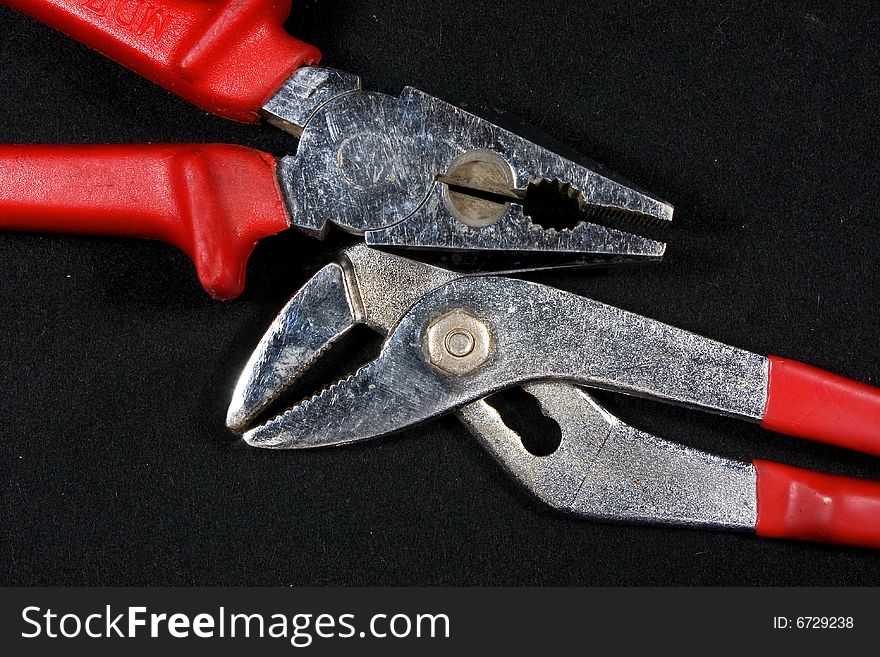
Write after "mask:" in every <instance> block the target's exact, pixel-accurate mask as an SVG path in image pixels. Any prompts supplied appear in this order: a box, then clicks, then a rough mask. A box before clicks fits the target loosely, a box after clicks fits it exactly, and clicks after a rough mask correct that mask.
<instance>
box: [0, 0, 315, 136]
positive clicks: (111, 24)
mask: <svg viewBox="0 0 880 657" xmlns="http://www.w3.org/2000/svg"><path fill="white" fill-rule="evenodd" d="M2 2H3V3H4V4H7V5H9V6H11V7H14V8H15V9H18V10H20V11H22V12H24V13H25V14H28V15H30V16H33V17H34V18H36V19H38V20H40V21H42V22H44V23H46V24H47V25H49V26H51V27H54V28H56V29H58V30H60V31H61V32H64V33H65V34H67V35H69V36H71V37H73V38H74V39H76V40H78V41H80V42H81V43H84V44H85V45H87V46H89V47H90V48H94V49H95V50H97V51H99V52H101V53H103V54H105V55H107V56H108V57H110V58H112V59H114V60H116V61H117V62H119V63H120V64H122V65H124V66H127V67H128V68H130V69H132V70H133V71H135V72H136V73H139V74H140V75H142V76H144V77H145V78H147V79H149V80H152V81H153V82H156V83H157V84H160V85H161V86H163V87H165V88H166V89H168V90H169V91H171V92H173V93H175V94H177V95H178V96H181V97H182V98H185V99H186V100H188V101H190V102H191V103H194V104H195V105H198V106H199V107H201V108H203V109H205V110H207V111H209V112H213V113H214V114H219V115H220V116H224V117H226V118H228V119H234V120H236V121H244V122H246V123H256V122H257V121H258V120H259V116H258V111H259V109H260V107H262V105H263V104H264V103H265V102H266V101H267V100H268V99H269V98H271V97H272V95H273V94H274V93H275V92H276V91H277V90H278V88H279V87H280V86H281V85H282V83H283V82H284V81H285V80H286V79H287V78H288V77H289V76H290V75H291V74H292V73H293V71H294V70H296V69H297V68H299V67H300V66H305V65H309V64H315V63H317V62H318V61H319V60H320V58H321V54H320V52H319V51H318V49H317V48H315V47H314V46H310V45H308V44H307V43H304V42H302V41H299V40H298V39H295V38H293V37H292V36H290V35H289V34H288V33H287V32H285V30H284V25H283V24H284V20H285V18H287V15H288V13H290V0H2Z"/></svg>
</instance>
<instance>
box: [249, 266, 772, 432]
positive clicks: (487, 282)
mask: <svg viewBox="0 0 880 657" xmlns="http://www.w3.org/2000/svg"><path fill="white" fill-rule="evenodd" d="M461 313H463V314H465V315H467V316H468V317H470V318H471V321H472V322H476V323H477V324H478V325H481V326H482V327H483V330H481V331H478V330H476V329H473V330H469V333H470V336H471V338H472V339H473V340H474V345H475V347H474V349H471V350H470V351H468V352H467V353H464V354H462V356H461V358H462V359H464V360H466V361H468V362H467V366H466V367H465V368H463V370H462V369H460V370H459V371H451V370H450V369H449V368H448V367H444V366H443V364H442V363H438V362H437V359H436V358H435V356H434V352H435V351H436V350H437V345H432V339H437V338H439V337H440V336H436V335H435V333H434V332H432V328H433V327H435V326H436V325H437V324H438V323H442V322H444V321H446V320H447V318H448V317H449V316H450V315H451V314H461ZM449 335H450V333H449V332H447V333H446V334H445V335H443V336H442V337H443V340H446V339H447V336H449ZM432 336H434V337H433V338H432ZM481 336H485V337H481ZM480 339H485V340H488V345H485V347H484V348H481V349H480V350H477V349H476V343H477V341H478V340H480ZM458 342H460V341H458ZM440 348H441V349H442V348H449V347H448V345H440ZM450 351H451V349H450ZM481 353H484V354H485V356H484V357H482V358H477V357H474V354H481ZM767 368H768V364H767V359H766V358H765V357H763V356H759V355H757V354H753V353H750V352H748V351H743V350H741V349H736V348H734V347H730V346H728V345H725V344H722V343H720V342H716V341H714V340H710V339H708V338H703V337H701V336H698V335H695V334H693V333H690V332H688V331H684V330H682V329H677V328H674V327H672V326H669V325H667V324H663V323H661V322H657V321H655V320H651V319H648V318H646V317H642V316H639V315H635V314H633V313H629V312H626V311H624V310H621V309H619V308H615V307H613V306H608V305H605V304H602V303H599V302H596V301H593V300H591V299H587V298H585V297H581V296H578V295H575V294H571V293H567V292H563V291H561V290H557V289H553V288H550V287H547V286H544V285H540V284H537V283H529V282H526V281H521V280H515V279H509V278H503V277H494V276H467V277H459V278H454V279H452V280H450V281H449V282H446V283H444V284H442V285H440V286H439V287H437V288H435V289H433V290H431V291H430V292H429V293H428V294H426V295H425V296H423V297H421V298H420V299H419V300H418V302H417V303H415V305H413V306H412V307H411V308H410V309H409V310H408V311H407V312H406V314H405V315H404V316H403V317H402V318H401V319H400V321H399V323H398V324H397V326H396V327H395V329H394V331H393V332H392V333H391V334H390V335H389V336H388V337H387V338H386V339H385V342H384V344H383V347H382V350H381V352H380V354H379V356H378V357H377V358H376V359H375V360H373V361H371V362H370V363H368V364H367V365H366V366H364V367H362V368H361V369H360V370H358V371H357V372H356V373H355V374H354V375H352V376H350V377H348V378H346V379H343V380H342V381H339V382H338V383H336V384H334V385H332V386H331V387H329V388H327V389H325V390H324V391H322V392H321V393H320V394H319V395H317V396H315V397H312V398H310V399H307V400H305V401H303V402H301V403H299V404H297V405H296V406H294V407H292V408H290V409H288V410H287V411H286V412H284V413H282V414H281V415H279V416H278V417H276V418H274V419H273V420H271V421H269V422H268V423H266V424H265V425H263V426H262V427H259V428H257V429H254V430H252V431H250V432H248V433H247V434H246V435H245V439H246V440H247V441H248V442H250V443H251V444H255V445H260V446H265V447H282V448H299V447H317V446H323V445H335V444H340V443H344V442H352V441H358V440H366V439H369V438H374V437H376V436H380V435H383V434H386V433H390V432H393V431H399V430H401V429H404V428H406V427H408V426H410V425H413V424H416V423H420V422H426V421H428V420H431V419H433V418H435V417H437V416H440V415H443V414H445V413H449V412H451V411H455V410H457V409H459V408H461V407H462V406H464V405H466V404H469V403H471V402H473V401H476V400H478V399H482V398H484V397H486V396H488V395H491V394H493V393H495V392H498V391H500V390H503V389H505V388H510V387H512V386H515V385H519V384H522V383H528V382H531V381H537V380H565V381H569V382H572V383H579V384H582V385H587V386H590V387H597V388H604V389H608V390H613V391H617V392H622V393H627V394H631V395H636V396H639V397H646V398H653V399H657V400H660V401H664V402H669V403H673V404H678V405H682V406H689V407H693V408H698V409H704V410H708V411H712V412H716V413H721V414H726V415H731V416H734V417H739V418H742V419H747V420H752V421H758V420H760V419H761V417H762V413H763V410H764V407H765V405H766V396H767ZM389 408H393V409H394V412H393V413H388V412H387V409H389Z"/></svg>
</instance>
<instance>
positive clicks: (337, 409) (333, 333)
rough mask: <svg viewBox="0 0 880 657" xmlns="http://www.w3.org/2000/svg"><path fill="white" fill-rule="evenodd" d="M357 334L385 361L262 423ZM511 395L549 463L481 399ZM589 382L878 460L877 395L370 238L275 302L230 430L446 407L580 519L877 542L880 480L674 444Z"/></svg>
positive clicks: (321, 429) (355, 437) (323, 442)
mask: <svg viewBox="0 0 880 657" xmlns="http://www.w3.org/2000/svg"><path fill="white" fill-rule="evenodd" d="M358 324H365V325H367V326H369V327H371V328H373V329H375V330H377V331H378V332H380V333H381V334H383V335H385V336H386V337H385V340H384V343H383V345H382V348H381V351H380V353H379V355H378V356H377V357H376V358H375V359H374V360H372V361H370V362H369V363H367V364H366V365H364V366H363V367H361V368H360V369H358V370H357V371H356V372H355V373H354V374H352V375H350V376H347V377H345V378H342V379H340V380H338V381H337V382H336V383H333V384H332V385H330V386H329V387H326V388H324V389H323V390H321V391H320V392H319V393H318V394H316V395H314V396H311V397H308V398H306V399H304V400H303V401H301V402H299V403H297V404H295V405H294V406H292V407H290V408H288V409H287V410H284V411H283V412H281V413H280V414H278V415H275V416H274V417H271V403H272V402H273V400H276V399H278V398H279V397H280V396H281V395H282V393H284V392H285V390H286V389H288V388H289V387H290V386H292V385H294V384H295V383H297V382H298V381H300V380H301V379H302V378H303V377H304V376H305V375H306V374H307V373H308V371H309V370H310V368H311V367H312V366H314V365H315V363H316V362H318V361H319V359H320V356H321V355H322V354H323V353H325V352H326V351H327V350H328V349H329V348H331V347H332V345H333V343H334V342H336V341H337V340H338V339H339V338H340V337H341V336H343V335H344V334H345V333H346V332H348V331H349V330H350V329H352V328H353V327H354V326H356V325H358ZM515 386H523V387H524V389H525V390H526V391H527V392H528V393H530V394H531V395H533V396H534V397H535V398H537V400H538V401H539V403H540V406H541V411H542V412H543V413H544V414H545V415H546V416H548V417H550V418H552V419H553V420H555V421H556V422H557V423H558V424H559V427H560V430H561V442H560V443H559V445H558V447H557V448H556V449H555V451H552V452H551V453H550V454H542V455H534V454H532V453H530V452H529V451H528V450H527V449H526V448H525V447H524V446H523V440H522V437H521V436H520V435H519V434H518V433H517V432H516V431H515V430H513V429H511V428H510V427H509V426H508V425H506V424H505V422H504V419H503V417H502V416H501V415H499V412H498V411H497V410H496V409H495V408H493V406H491V405H490V402H489V401H487V397H489V396H490V395H492V394H493V393H497V392H498V391H501V390H505V389H509V388H511V387H515ZM581 386H588V387H593V388H600V389H605V390H610V391H615V392H621V393H625V394H627V395H634V396H638V397H644V398H650V399H654V400H657V401H661V402H666V403H670V404H677V405H681V406H686V407H691V408H695V409H700V410H706V411H710V412H714V413H719V414H723V415H728V416H731V417H735V418H739V419H743V420H749V421H752V422H757V423H760V425H761V426H762V427H763V428H765V429H769V430H772V431H776V432H780V433H785V434H788V435H792V436H798V437H802V438H808V439H812V440H816V441H820V442H824V443H829V444H833V445H837V446H839V447H844V448H848V449H852V450H857V451H861V452H866V453H869V454H873V455H880V388H875V387H873V386H870V385H866V384H863V383H859V382H856V381H852V380H848V379H845V378H843V377H840V376H836V375H834V374H830V373H827V372H824V371H822V370H819V369H817V368H814V367H811V366H809V365H805V364H802V363H798V362H796V361H792V360H788V359H784V358H780V357H777V356H770V357H764V356H761V355H758V354H754V353H751V352H748V351H745V350H742V349H737V348H735V347H731V346H728V345H725V344H722V343H720V342H716V341H714V340H710V339H708V338H704V337H701V336H698V335H695V334H693V333H690V332H688V331H684V330H682V329H678V328H674V327H672V326H669V325H667V324H663V323H661V322H658V321H655V320H652V319H648V318H646V317H642V316H639V315H636V314H633V313H630V312H627V311H625V310H621V309H619V308H615V307H612V306H609V305H605V304H602V303H599V302H597V301H593V300H591V299H588V298H585V297H582V296H578V295H575V294H572V293H568V292H563V291H560V290H557V289H554V288H551V287H548V286H546V285H541V284H538V283H533V282H526V281H523V280H517V279H512V278H505V277H498V276H485V275H461V274H457V273H455V272H452V271H449V270H445V269H441V268H438V267H433V266H429V265H426V264H424V263H419V262H415V261H413V260H410V259H406V258H401V257H399V256H396V255H393V254H388V253H381V252H378V251H375V250H371V249H368V248H366V247H364V246H363V245H358V246H355V247H352V248H350V249H348V250H347V251H345V252H344V253H343V254H342V256H341V258H340V259H339V261H338V262H336V263H331V264H329V265H327V266H325V267H324V268H323V269H322V270H320V271H319V272H318V273H316V274H315V275H314V276H313V277H312V279H311V280H310V281H308V283H306V285H305V286H303V287H302V288H301V289H300V290H299V292H297V293H296V295H295V296H294V297H293V298H292V299H291V300H290V301H289V302H288V304H287V305H286V306H285V307H284V309H283V310H282V311H281V313H280V314H279V315H278V317H277V318H276V319H275V321H274V322H273V324H272V325H271V326H270V328H269V329H268V331H267V332H266V334H265V335H264V336H263V338H262V340H261V341H260V344H259V345H258V347H257V348H256V350H255V351H254V353H253V355H252V356H251V358H250V360H249V361H248V363H247V365H246V366H245V369H244V371H243V373H242V375H241V378H240V380H239V382H238V385H237V387H236V390H235V393H234V395H233V399H232V403H231V404H230V408H229V413H228V417H227V424H228V426H229V427H230V428H231V429H232V430H233V431H236V432H239V433H243V437H244V440H245V441H246V442H247V443H249V444H250V445H254V446H257V447H266V448H276V449H278V448H313V447H323V446H329V445H339V444H343V443H352V442H356V441H363V440H367V439H370V438H375V437H377V436H381V435H384V434H387V433H391V432H395V431H401V430H403V429H406V428H407V427H410V426H412V425H414V424H417V423H421V422H426V421H428V420H431V419H433V418H436V417H438V416H441V415H443V414H446V413H451V412H454V413H456V414H457V416H458V418H459V419H460V420H462V422H463V423H464V424H465V426H466V427H467V428H468V429H469V430H470V431H471V433H473V434H474V435H475V436H476V437H477V439H478V441H479V442H480V444H482V445H483V446H484V447H485V448H486V449H487V450H488V451H489V452H490V454H492V455H493V456H494V457H495V458H496V459H497V460H498V461H499V462H500V463H501V465H502V466H503V467H504V468H505V469H506V470H507V471H508V472H509V473H510V474H511V475H512V476H513V477H514V479H515V480H517V481H518V482H519V483H520V484H522V485H523V486H525V487H526V488H527V489H528V490H530V491H531V492H532V493H534V494H535V495H536V496H537V497H538V498H540V499H541V500H543V501H544V502H546V503H547V504H549V505H550V506H552V507H554V508H557V509H560V510H563V511H566V512H569V513H573V514H575V515H578V516H584V517H589V518H597V519H602V520H618V521H625V522H647V523H657V524H672V525H691V526H701V527H711V528H719V529H735V530H743V529H748V530H753V531H755V532H757V534H759V535H761V536H769V537H779V538H794V539H803V540H816V541H825V542H833V543H842V544H850V545H857V546H865V547H873V548H880V482H871V481H864V480H858V479H848V478H845V477H838V476H831V475H827V474H821V473H817V472H810V471H807V470H802V469H798V468H793V467H790V466H786V465H781V464H776V463H770V462H766V461H754V462H752V463H741V462H738V461H732V460H729V459H725V458H719V457H717V456H713V455H710V454H707V453H704V452H701V451H698V450H695V449H691V448H689V447H684V446H681V445H677V444H675V443H672V442H669V441H666V440H664V439H662V438H659V437H656V436H652V435H650V434H647V433H645V432H643V431H639V430H638V429H635V428H633V427H631V426H628V425H627V424H625V423H623V422H622V421H621V420H619V419H618V418H616V417H614V416H613V415H612V414H611V413H610V412H608V411H607V410H606V409H604V408H603V407H602V406H601V405H600V404H599V403H598V402H597V401H596V400H595V399H594V398H593V397H591V396H590V394H589V393H588V392H587V391H586V390H585V389H584V388H583V387H581ZM267 409H270V411H269V415H270V419H269V420H268V421H266V422H264V423H262V424H260V423H259V422H258V420H259V419H260V417H261V416H262V415H265V414H266V413H267Z"/></svg>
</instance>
